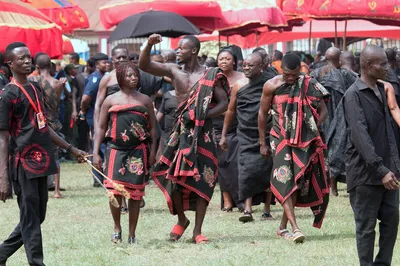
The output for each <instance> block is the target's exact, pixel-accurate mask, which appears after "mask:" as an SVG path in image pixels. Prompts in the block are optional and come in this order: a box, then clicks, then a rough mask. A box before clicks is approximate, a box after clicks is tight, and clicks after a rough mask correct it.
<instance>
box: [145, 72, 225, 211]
mask: <svg viewBox="0 0 400 266" xmlns="http://www.w3.org/2000/svg"><path fill="white" fill-rule="evenodd" d="M217 81H221V84H222V87H223V89H224V90H225V91H226V92H228V90H229V85H228V82H227V80H226V77H225V76H224V75H223V74H222V71H221V70H220V69H219V68H210V69H208V70H207V72H206V73H205V75H204V76H203V77H202V78H201V79H200V80H199V81H198V82H197V83H196V84H194V85H193V87H192V88H191V89H190V92H189V95H188V98H187V99H186V100H185V101H184V102H182V103H181V104H180V105H179V106H178V109H177V111H176V114H177V122H176V123H175V125H174V127H173V130H172V132H171V135H170V139H169V142H168V145H167V147H166V148H165V149H164V152H163V155H162V156H161V158H160V161H159V162H158V163H157V164H156V166H155V169H154V172H153V173H152V177H153V179H154V181H155V183H156V184H157V186H158V187H159V188H160V189H161V191H162V192H163V193H164V196H165V197H166V200H167V203H168V207H169V210H170V212H171V213H172V214H175V213H176V212H175V210H174V206H173V203H172V200H171V194H172V193H173V191H174V190H179V191H180V192H181V193H182V196H183V205H184V206H183V207H184V209H185V210H195V207H196V200H197V197H198V196H200V197H202V198H203V199H205V200H206V201H207V202H209V201H210V200H211V197H212V195H213V192H214V187H215V183H216V181H217V175H218V161H217V158H216V145H215V143H214V136H213V125H212V120H211V119H210V118H207V113H208V110H209V108H210V103H211V100H212V98H213V92H214V86H215V85H216V82H217Z"/></svg>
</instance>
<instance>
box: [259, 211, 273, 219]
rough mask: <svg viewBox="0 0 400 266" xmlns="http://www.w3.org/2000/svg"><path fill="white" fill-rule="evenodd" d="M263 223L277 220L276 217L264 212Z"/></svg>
mask: <svg viewBox="0 0 400 266" xmlns="http://www.w3.org/2000/svg"><path fill="white" fill-rule="evenodd" d="M261 220H262V221H266V220H275V219H274V217H273V216H272V215H271V213H269V212H264V213H263V215H262V216H261Z"/></svg>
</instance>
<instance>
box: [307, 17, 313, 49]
mask: <svg viewBox="0 0 400 266" xmlns="http://www.w3.org/2000/svg"><path fill="white" fill-rule="evenodd" d="M311 33H312V20H310V32H309V33H308V52H309V53H310V54H311Z"/></svg>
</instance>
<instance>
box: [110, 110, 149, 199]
mask: <svg viewBox="0 0 400 266" xmlns="http://www.w3.org/2000/svg"><path fill="white" fill-rule="evenodd" d="M108 112H109V117H110V119H109V126H108V131H107V133H106V141H107V150H106V154H105V161H104V163H105V171H104V173H105V174H106V175H107V177H108V178H110V179H112V182H111V181H109V180H104V185H105V186H106V188H108V189H110V190H111V191H112V192H113V193H114V194H115V195H121V194H120V193H119V192H118V191H116V190H115V189H114V186H113V182H115V183H117V184H119V185H123V186H124V188H125V190H127V191H128V193H129V195H130V198H131V199H133V200H141V199H142V197H143V196H144V195H145V192H144V189H145V186H146V185H147V183H148V176H149V163H148V158H149V144H150V143H151V141H152V140H151V138H150V131H149V129H150V126H149V121H148V113H147V107H145V106H143V105H135V104H127V105H114V106H112V107H111V108H110V110H109V111H108Z"/></svg>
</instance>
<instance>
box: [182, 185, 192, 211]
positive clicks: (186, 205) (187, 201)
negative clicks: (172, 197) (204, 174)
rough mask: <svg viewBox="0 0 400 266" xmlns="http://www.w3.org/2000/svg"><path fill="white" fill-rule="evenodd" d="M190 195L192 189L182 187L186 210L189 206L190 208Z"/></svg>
mask: <svg viewBox="0 0 400 266" xmlns="http://www.w3.org/2000/svg"><path fill="white" fill-rule="evenodd" d="M189 196H190V190H189V189H186V188H183V189H182V198H183V209H184V210H189V208H190V204H189V203H190V202H189Z"/></svg>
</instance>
